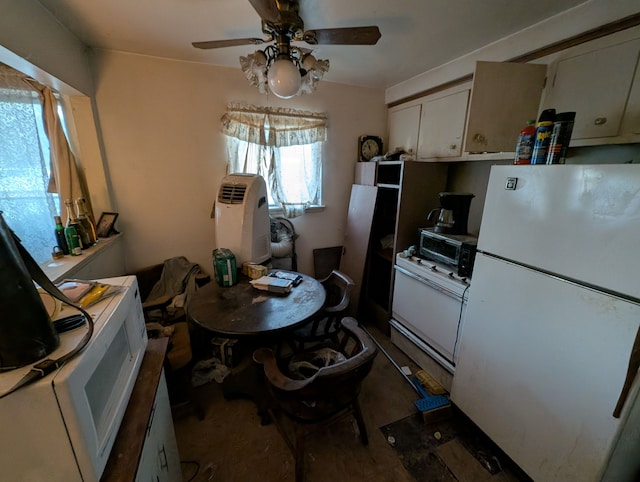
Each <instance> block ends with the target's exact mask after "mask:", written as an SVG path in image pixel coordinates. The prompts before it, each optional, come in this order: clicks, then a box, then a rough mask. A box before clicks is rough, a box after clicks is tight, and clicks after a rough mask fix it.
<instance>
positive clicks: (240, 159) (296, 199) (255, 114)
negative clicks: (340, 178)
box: [221, 103, 327, 218]
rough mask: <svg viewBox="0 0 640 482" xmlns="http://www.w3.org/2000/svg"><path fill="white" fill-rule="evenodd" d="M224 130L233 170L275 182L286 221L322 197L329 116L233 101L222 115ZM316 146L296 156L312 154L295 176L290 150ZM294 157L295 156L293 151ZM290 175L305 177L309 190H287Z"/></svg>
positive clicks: (275, 199)
mask: <svg viewBox="0 0 640 482" xmlns="http://www.w3.org/2000/svg"><path fill="white" fill-rule="evenodd" d="M221 124H222V125H221V131H222V133H223V134H225V135H226V136H228V137H229V138H231V139H232V141H231V142H228V143H227V146H228V156H229V170H230V172H243V173H256V174H260V175H261V176H263V177H264V178H265V180H266V181H267V182H268V183H269V188H270V194H271V196H272V198H273V199H272V200H271V201H272V202H273V203H274V204H276V205H278V206H279V207H280V208H281V209H282V211H283V213H284V216H285V217H288V218H292V217H296V216H299V215H301V214H303V213H304V211H305V209H306V208H308V207H309V206H310V205H311V204H312V203H313V202H314V200H316V199H317V198H318V197H319V196H318V194H319V189H320V180H321V176H322V143H323V142H324V141H325V140H326V137H327V130H326V125H327V119H326V116H325V115H324V114H318V113H313V112H306V111H299V110H295V109H288V108H274V107H256V106H252V105H243V104H235V103H231V104H229V105H228V107H227V112H226V113H225V114H224V115H223V116H222V121H221ZM294 146H312V148H311V149H307V150H304V149H300V150H299V151H296V152H295V153H293V155H296V156H306V158H304V159H303V161H304V162H303V165H304V167H303V168H301V169H300V168H299V169H297V171H296V172H295V173H292V172H291V171H290V168H289V166H287V162H286V159H287V156H286V155H284V152H285V150H286V149H291V148H294ZM289 154H291V152H289ZM287 175H296V176H302V177H298V179H303V180H304V185H305V186H306V187H305V188H304V189H300V188H297V189H287V186H288V185H290V184H291V183H287V181H286V178H287Z"/></svg>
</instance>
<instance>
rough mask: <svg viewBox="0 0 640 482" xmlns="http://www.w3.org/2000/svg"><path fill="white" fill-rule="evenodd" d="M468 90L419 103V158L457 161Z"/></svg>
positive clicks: (462, 133)
mask: <svg viewBox="0 0 640 482" xmlns="http://www.w3.org/2000/svg"><path fill="white" fill-rule="evenodd" d="M468 101H469V90H463V91H462V92H456V93H452V94H447V95H444V96H441V97H437V98H434V99H432V100H426V99H425V101H424V102H423V103H422V115H421V117H420V135H419V141H418V157H419V158H420V159H426V158H430V157H457V156H460V155H461V153H462V138H463V137H462V136H463V135H464V124H465V121H466V118H467V103H468Z"/></svg>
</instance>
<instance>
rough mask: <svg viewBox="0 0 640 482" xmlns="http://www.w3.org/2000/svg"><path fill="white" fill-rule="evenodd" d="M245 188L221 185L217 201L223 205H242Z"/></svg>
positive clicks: (242, 186)
mask: <svg viewBox="0 0 640 482" xmlns="http://www.w3.org/2000/svg"><path fill="white" fill-rule="evenodd" d="M246 191H247V186H246V185H244V184H223V185H222V186H220V192H219V194H218V201H220V202H221V203H224V204H242V202H243V201H244V195H245V192H246Z"/></svg>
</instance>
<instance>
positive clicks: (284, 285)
mask: <svg viewBox="0 0 640 482" xmlns="http://www.w3.org/2000/svg"><path fill="white" fill-rule="evenodd" d="M249 283H251V284H252V285H253V287H254V288H257V289H259V290H264V291H271V292H273V293H289V292H290V291H291V287H292V286H293V281H292V280H289V279H283V278H274V277H272V276H263V277H261V278H258V279H254V280H252V281H249Z"/></svg>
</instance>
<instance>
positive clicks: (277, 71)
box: [267, 57, 302, 99]
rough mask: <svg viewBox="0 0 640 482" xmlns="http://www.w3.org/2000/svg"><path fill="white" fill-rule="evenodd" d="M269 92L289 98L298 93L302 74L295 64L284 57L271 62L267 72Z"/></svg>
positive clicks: (282, 97)
mask: <svg viewBox="0 0 640 482" xmlns="http://www.w3.org/2000/svg"><path fill="white" fill-rule="evenodd" d="M267 79H268V81H269V88H270V89H271V92H273V93H274V94H275V95H277V96H278V97H280V98H281V99H290V98H291V97H293V96H294V95H296V94H297V93H298V91H299V90H300V85H301V84H302V76H301V75H300V71H299V70H298V68H297V67H296V66H295V64H294V63H293V62H292V61H291V60H289V59H287V58H284V57H281V58H279V59H277V60H276V61H275V62H273V63H272V64H271V67H269V70H268V73H267Z"/></svg>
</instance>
